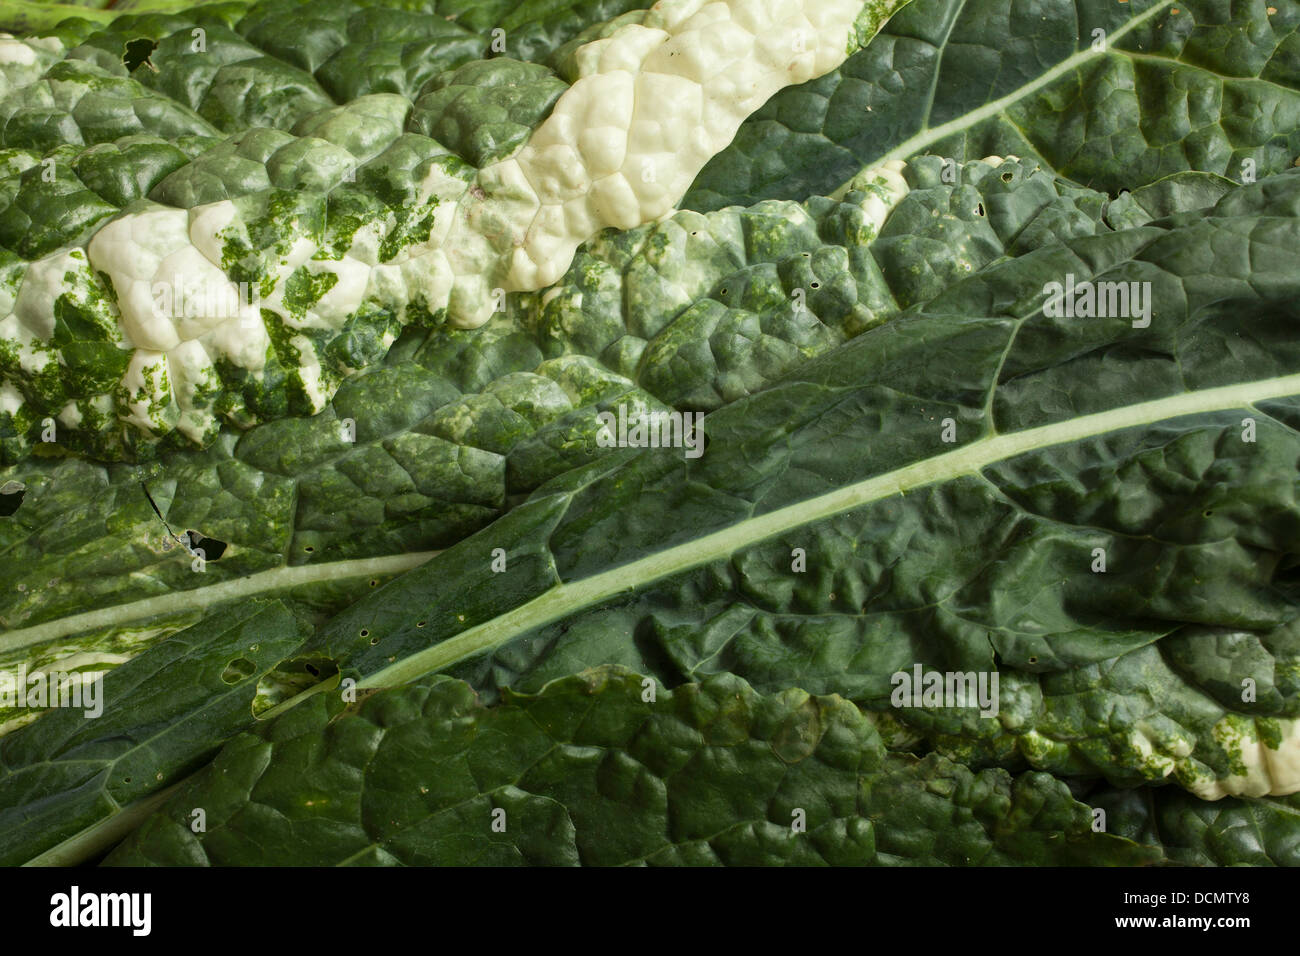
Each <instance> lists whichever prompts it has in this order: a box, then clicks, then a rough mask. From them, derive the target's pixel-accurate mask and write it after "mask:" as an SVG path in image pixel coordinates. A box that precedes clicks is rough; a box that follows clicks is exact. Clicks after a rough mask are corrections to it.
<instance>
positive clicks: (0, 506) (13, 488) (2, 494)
mask: <svg viewBox="0 0 1300 956" xmlns="http://www.w3.org/2000/svg"><path fill="white" fill-rule="evenodd" d="M25 494H27V486H26V485H24V484H23V483H22V482H20V481H6V482H5V483H4V484H3V485H0V518H8V517H9V516H10V515H11V514H13V513H14V512H15V511H17V510H18V506H19V505H20V504H22V503H23V496H24V495H25Z"/></svg>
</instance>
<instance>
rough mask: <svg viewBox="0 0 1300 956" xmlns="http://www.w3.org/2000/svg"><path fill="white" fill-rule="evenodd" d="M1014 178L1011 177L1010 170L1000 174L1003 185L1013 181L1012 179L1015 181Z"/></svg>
mask: <svg viewBox="0 0 1300 956" xmlns="http://www.w3.org/2000/svg"><path fill="white" fill-rule="evenodd" d="M1015 178H1016V177H1015V176H1013V175H1012V174H1011V171H1010V170H1007V171H1006V172H1005V173H1003V174H1002V181H1003V182H1004V183H1009V182H1011V180H1013V179H1015Z"/></svg>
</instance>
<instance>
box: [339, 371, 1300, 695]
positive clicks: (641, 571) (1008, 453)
mask: <svg viewBox="0 0 1300 956" xmlns="http://www.w3.org/2000/svg"><path fill="white" fill-rule="evenodd" d="M1296 394H1300V374H1295V375H1284V376H1279V377H1275V378H1268V379H1261V380H1258V381H1254V382H1243V383H1238V384H1235V385H1223V386H1219V387H1216V388H1208V389H1200V390H1197V391H1191V392H1184V393H1182V394H1179V395H1171V396H1167V397H1165V398H1158V399H1153V400H1151V401H1147V402H1139V403H1137V404H1133V405H1125V406H1121V407H1119V408H1113V409H1110V410H1108V411H1105V412H1096V413H1094V414H1091V415H1084V416H1081V417H1079V418H1072V419H1069V420H1066V421H1062V422H1055V423H1053V424H1050V425H1041V426H1039V427H1037V428H1029V429H1024V430H1022V431H1016V432H1008V433H1004V434H997V433H994V434H989V435H986V436H985V437H983V438H980V439H977V440H975V441H973V442H970V443H969V444H966V445H962V446H961V447H959V448H956V449H954V450H953V451H950V452H945V453H944V454H941V455H936V456H934V457H931V458H926V459H923V460H921V461H917V462H913V463H912V464H909V465H905V466H903V467H902V468H897V469H895V470H893V471H890V472H886V473H884V474H881V475H875V476H873V477H871V478H867V479H864V480H862V481H858V482H855V483H853V484H851V485H847V486H846V487H844V488H838V489H836V490H835V491H831V492H827V493H825V494H822V495H818V496H816V497H814V498H809V499H805V500H803V501H800V502H797V503H795V504H792V505H787V506H785V507H783V508H778V509H776V510H774V511H770V512H767V513H766V514H762V515H757V516H755V517H752V518H747V519H745V520H744V521H739V522H737V523H736V524H733V525H731V526H730V527H727V528H724V529H722V530H720V531H715V532H713V533H711V534H707V535H704V536H703V537H700V538H696V539H693V540H691V541H687V542H685V543H684V544H680V545H676V546H674V547H671V548H667V549H665V550H663V551H658V552H656V553H654V554H650V555H647V556H646V557H644V558H640V559H638V560H636V561H631V562H629V563H627V564H624V565H620V566H619V567H616V568H612V569H610V570H608V571H603V572H601V573H599V574H595V575H592V576H591V577H588V578H583V579H581V580H577V581H571V582H565V583H563V584H558V585H556V586H554V587H552V588H551V589H550V590H548V591H546V592H545V593H543V594H541V595H539V596H538V597H536V598H533V599H532V600H531V601H527V602H525V603H524V604H521V605H519V606H518V607H515V608H513V609H511V610H510V611H507V612H506V613H505V614H502V615H500V616H499V617H496V618H493V619H492V620H490V621H485V622H484V623H482V624H479V625H476V626H474V627H471V628H469V629H468V630H466V631H463V632H462V633H460V634H458V635H456V636H455V637H452V638H449V639H447V640H445V641H443V642H441V643H439V644H435V645H434V646H432V647H429V648H426V649H425V650H422V651H419V652H417V653H415V654H412V655H411V656H409V657H407V658H405V659H403V660H401V661H398V662H396V663H394V664H392V665H390V666H388V667H385V668H382V669H380V670H377V671H374V672H373V673H371V674H369V675H367V676H365V677H363V678H362V679H361V680H360V682H359V684H360V686H362V687H386V686H393V685H398V684H404V683H406V682H408V681H411V680H414V679H416V678H418V677H420V676H422V675H424V674H428V673H432V672H434V671H438V670H441V669H443V668H445V667H447V666H449V665H451V664H454V663H456V662H458V661H461V660H465V659H466V658H470V657H474V656H476V655H478V654H482V653H486V652H488V651H491V650H492V649H494V648H496V647H499V646H501V645H502V644H505V643H507V642H508V641H510V640H512V639H513V638H515V637H517V636H518V635H519V634H522V633H524V632H526V631H530V630H533V629H535V628H538V627H543V626H545V625H547V624H550V623H552V622H554V621H557V620H560V619H561V618H564V617H567V616H569V615H571V614H573V613H575V612H577V611H579V610H582V609H583V608H587V607H590V606H592V605H595V604H597V603H599V602H600V601H604V600H608V599H609V598H612V597H614V596H616V595H618V594H620V593H628V592H630V591H632V590H633V589H635V588H639V587H644V586H645V585H646V584H647V583H649V582H653V581H658V580H662V579H664V578H667V577H670V576H672V575H675V574H679V573H681V572H683V571H689V570H691V569H692V568H696V567H700V566H702V565H705V564H708V563H710V562H712V561H716V560H720V559H724V558H727V557H730V556H731V555H732V554H734V553H736V552H737V551H740V550H742V549H744V548H748V547H751V546H753V545H755V544H757V543H759V542H761V541H765V540H768V539H770V538H774V537H777V536H778V535H781V534H784V533H786V532H788V531H791V530H793V529H795V528H799V527H803V526H805V525H809V524H813V523H815V522H818V521H822V520H825V519H827V518H831V517H833V516H835V515H838V514H842V513H844V512H847V511H851V510H853V509H854V508H861V507H863V506H865V505H869V504H873V503H875V502H877V501H880V500H882V499H885V498H888V497H892V496H893V495H901V494H905V493H906V492H908V491H911V490H913V489H915V488H919V487H922V486H924V485H930V484H937V483H941V482H945V481H952V480H954V479H957V478H960V477H963V476H965V475H970V474H975V473H977V472H979V471H981V470H982V469H984V468H986V467H988V466H989V465H992V464H994V463H996V462H999V461H1004V460H1006V459H1008V458H1013V457H1015V456H1016V455H1021V454H1025V453H1026V452H1031V451H1035V450H1038V449H1041V448H1047V447H1050V446H1053V445H1061V444H1067V443H1069V442H1074V441H1080V440H1083V439H1086V438H1091V437H1094V436H1097V435H1102V434H1106V433H1110V432H1115V431H1119V430H1121V429H1124V428H1135V427H1143V426H1150V425H1154V424H1156V423H1158V422H1162V421H1167V420H1170V419H1175V418H1182V417H1185V416H1188V415H1196V414H1203V413H1207V412H1218V411H1226V410H1228V409H1231V408H1243V409H1245V408H1248V407H1249V406H1250V405H1252V404H1253V403H1255V402H1259V401H1263V400H1266V399H1273V398H1283V397H1286V396H1290V395H1296Z"/></svg>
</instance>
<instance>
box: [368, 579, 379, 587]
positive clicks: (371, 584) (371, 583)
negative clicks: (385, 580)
mask: <svg viewBox="0 0 1300 956" xmlns="http://www.w3.org/2000/svg"><path fill="white" fill-rule="evenodd" d="M370 586H371V587H372V588H374V587H378V586H379V582H378V581H376V580H375V579H374V578H371V579H370Z"/></svg>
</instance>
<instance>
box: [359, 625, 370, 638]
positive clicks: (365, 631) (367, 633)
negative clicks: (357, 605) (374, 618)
mask: <svg viewBox="0 0 1300 956" xmlns="http://www.w3.org/2000/svg"><path fill="white" fill-rule="evenodd" d="M361 636H362V637H369V636H370V632H369V631H368V630H366V629H365V628H364V627H363V628H362V629H361Z"/></svg>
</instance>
